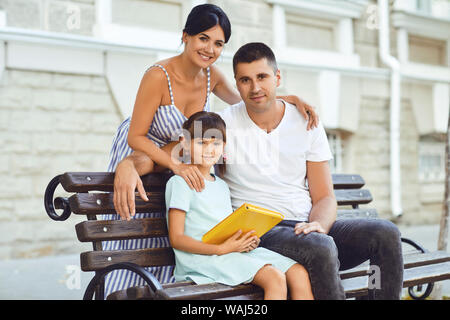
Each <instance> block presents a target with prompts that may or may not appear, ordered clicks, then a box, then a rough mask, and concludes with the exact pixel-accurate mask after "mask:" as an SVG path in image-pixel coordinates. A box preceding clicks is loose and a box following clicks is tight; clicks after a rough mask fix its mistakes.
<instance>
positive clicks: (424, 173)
mask: <svg viewBox="0 0 450 320" xmlns="http://www.w3.org/2000/svg"><path fill="white" fill-rule="evenodd" d="M444 179H445V143H443V142H435V141H421V142H420V143H419V181H420V182H439V181H443V180H444Z"/></svg>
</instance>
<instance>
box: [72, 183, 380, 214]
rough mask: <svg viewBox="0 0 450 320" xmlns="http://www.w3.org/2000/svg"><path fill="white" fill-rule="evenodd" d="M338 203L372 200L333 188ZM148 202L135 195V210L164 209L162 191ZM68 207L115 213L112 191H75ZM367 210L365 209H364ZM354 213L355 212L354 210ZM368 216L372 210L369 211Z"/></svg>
mask: <svg viewBox="0 0 450 320" xmlns="http://www.w3.org/2000/svg"><path fill="white" fill-rule="evenodd" d="M334 192H335V195H336V200H337V203H338V205H360V204H367V203H369V202H371V201H372V195H371V194H370V192H369V190H352V189H345V190H335V191H334ZM147 197H148V199H149V201H148V202H146V201H144V200H142V199H141V197H139V196H136V197H135V201H136V212H156V211H165V202H164V193H163V192H159V191H153V192H147ZM69 204H70V208H71V210H72V212H73V213H75V214H83V215H87V214H110V213H116V211H115V210H114V201H113V194H112V193H77V194H74V195H72V196H71V197H70V198H69ZM366 212H367V211H366ZM355 213H356V212H355ZM369 215H370V216H372V215H373V212H372V211H371V213H369Z"/></svg>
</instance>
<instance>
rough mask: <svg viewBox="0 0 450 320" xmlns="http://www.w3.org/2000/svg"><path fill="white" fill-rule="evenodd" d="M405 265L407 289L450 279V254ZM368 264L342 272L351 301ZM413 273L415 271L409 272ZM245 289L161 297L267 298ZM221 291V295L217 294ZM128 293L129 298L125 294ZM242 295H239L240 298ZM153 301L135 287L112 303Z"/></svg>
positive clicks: (188, 285) (362, 290)
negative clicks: (121, 300)
mask: <svg viewBox="0 0 450 320" xmlns="http://www.w3.org/2000/svg"><path fill="white" fill-rule="evenodd" d="M403 258H404V263H405V271H404V277H405V278H404V279H405V280H404V281H405V282H404V284H403V287H405V288H406V287H410V286H414V285H417V284H425V283H428V282H430V281H439V280H445V279H448V278H450V265H449V263H450V262H449V261H450V253H447V252H445V251H437V252H429V253H417V254H410V255H406V256H404V257H403ZM367 268H368V263H366V264H363V265H361V266H359V267H357V268H353V269H350V270H347V271H341V272H340V273H339V274H340V277H341V279H342V284H343V286H344V289H345V291H346V297H347V298H353V297H357V296H361V295H365V294H367V285H368V282H367V281H368V276H367ZM408 269H411V270H408ZM243 286H245V285H241V287H239V288H238V289H239V292H237V291H234V289H233V287H229V286H225V285H220V286H219V287H218V286H217V284H214V285H213V286H211V285H202V286H197V285H195V284H194V283H193V282H191V281H184V282H175V283H168V284H163V288H164V292H163V293H160V294H159V296H158V297H159V298H160V299H182V298H183V299H205V298H206V299H219V300H228V299H233V300H252V299H255V300H259V299H262V298H263V291H262V290H260V289H259V288H257V287H254V286H249V287H247V288H244V287H243ZM194 287H195V288H194ZM216 289H220V293H217V294H216V293H214V292H210V291H214V290H216ZM125 293H126V294H125ZM238 293H239V294H238ZM121 297H122V298H123V297H126V298H127V299H149V298H150V296H149V291H148V288H146V287H145V286H140V287H134V288H132V289H131V290H130V289H128V291H127V290H121V291H118V292H115V293H113V294H111V295H110V296H109V297H108V299H120V298H121Z"/></svg>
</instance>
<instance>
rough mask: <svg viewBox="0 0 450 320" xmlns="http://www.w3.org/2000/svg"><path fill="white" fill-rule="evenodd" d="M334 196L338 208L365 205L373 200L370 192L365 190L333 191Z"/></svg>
mask: <svg viewBox="0 0 450 320" xmlns="http://www.w3.org/2000/svg"><path fill="white" fill-rule="evenodd" d="M334 195H335V196H336V201H337V203H338V205H340V206H345V205H360V204H367V203H370V202H371V201H372V200H373V199H372V194H371V193H370V191H369V190H365V189H360V190H356V189H353V190H352V189H343V190H334Z"/></svg>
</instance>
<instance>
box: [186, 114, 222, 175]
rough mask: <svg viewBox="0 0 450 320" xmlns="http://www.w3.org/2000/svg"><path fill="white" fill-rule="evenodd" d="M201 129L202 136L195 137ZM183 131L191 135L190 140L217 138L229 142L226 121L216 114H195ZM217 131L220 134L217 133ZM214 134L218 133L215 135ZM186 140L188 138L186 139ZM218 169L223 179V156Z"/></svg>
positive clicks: (188, 120) (187, 121)
mask: <svg viewBox="0 0 450 320" xmlns="http://www.w3.org/2000/svg"><path fill="white" fill-rule="evenodd" d="M198 127H200V129H201V136H200V137H199V136H194V133H195V134H196V135H198V134H199V133H200V132H198V129H195V128H198ZM183 129H184V131H187V132H185V134H189V138H190V139H192V140H193V139H195V138H216V139H221V140H222V141H223V142H227V134H226V130H227V126H226V124H225V121H223V119H222V118H221V117H220V116H219V115H218V114H217V113H215V112H208V111H199V112H196V113H194V114H193V115H191V116H190V117H189V119H187V120H186V121H185V122H184V123H183ZM217 130H218V131H219V132H217ZM214 133H218V134H217V135H215V134H214ZM185 138H186V137H185ZM216 165H217V168H218V171H219V176H220V177H221V178H222V177H223V176H224V174H225V165H226V164H225V159H224V158H223V155H222V156H221V157H220V159H219V161H218V162H217V164H216Z"/></svg>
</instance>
